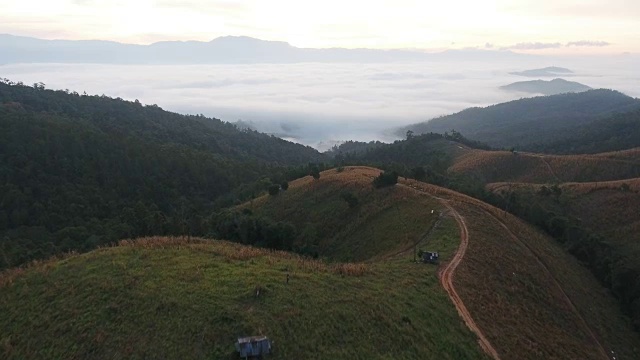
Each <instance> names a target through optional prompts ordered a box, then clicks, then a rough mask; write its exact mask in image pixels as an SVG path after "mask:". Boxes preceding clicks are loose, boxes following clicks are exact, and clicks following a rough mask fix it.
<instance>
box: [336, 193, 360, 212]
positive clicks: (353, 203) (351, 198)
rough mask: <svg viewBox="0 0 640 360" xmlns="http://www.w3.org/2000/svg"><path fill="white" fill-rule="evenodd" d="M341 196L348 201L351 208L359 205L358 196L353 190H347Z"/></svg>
mask: <svg viewBox="0 0 640 360" xmlns="http://www.w3.org/2000/svg"><path fill="white" fill-rule="evenodd" d="M340 197H341V198H342V200H344V201H346V202H347V204H349V207H350V208H354V207H356V206H358V203H359V201H358V198H357V197H356V196H355V195H353V193H352V192H351V191H345V192H343V193H342V194H340Z"/></svg>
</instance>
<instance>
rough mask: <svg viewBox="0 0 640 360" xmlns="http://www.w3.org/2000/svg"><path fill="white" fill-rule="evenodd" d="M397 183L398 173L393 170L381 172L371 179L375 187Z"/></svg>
mask: <svg viewBox="0 0 640 360" xmlns="http://www.w3.org/2000/svg"><path fill="white" fill-rule="evenodd" d="M397 183H398V173H397V172H395V171H392V172H386V171H385V172H383V173H382V174H380V175H379V176H378V177H377V178H375V179H373V185H374V186H375V187H377V188H383V187H387V186H393V185H395V184H397Z"/></svg>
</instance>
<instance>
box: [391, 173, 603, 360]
mask: <svg viewBox="0 0 640 360" xmlns="http://www.w3.org/2000/svg"><path fill="white" fill-rule="evenodd" d="M403 186H407V185H403ZM410 187H411V188H412V189H414V190H417V191H419V192H421V193H423V194H426V195H428V196H431V197H433V198H435V199H437V200H439V201H440V202H441V203H442V204H443V205H444V206H445V207H446V208H447V209H449V211H451V213H452V214H453V216H454V218H455V220H456V222H457V223H458V226H459V227H460V247H459V248H458V250H457V252H456V254H455V255H454V257H453V259H452V260H451V261H450V262H449V263H448V264H447V266H446V267H445V268H444V269H443V270H442V271H441V272H440V273H439V276H440V282H441V283H442V286H443V287H444V288H445V290H446V291H447V293H448V294H449V297H450V298H451V301H453V303H454V304H455V306H456V309H457V310H458V313H459V314H460V316H461V317H462V318H463V320H464V321H465V323H466V325H467V327H468V328H469V329H471V331H473V332H474V333H475V334H476V335H477V336H478V342H479V343H480V346H481V347H482V349H483V350H484V351H485V352H486V353H487V354H488V355H490V356H491V357H493V358H494V359H499V358H500V357H499V356H498V353H497V352H496V350H495V349H494V348H493V346H492V345H491V343H490V342H489V340H487V339H486V337H485V336H484V335H483V334H482V331H481V330H480V329H479V328H478V326H477V325H476V324H475V322H474V321H473V318H472V317H471V314H470V313H469V311H468V310H467V308H466V306H465V305H464V303H463V301H462V299H461V298H460V296H459V295H458V294H457V292H456V290H455V288H454V286H453V275H454V272H455V269H456V267H457V266H458V264H459V263H460V262H461V261H462V258H463V257H464V253H465V252H466V250H467V247H468V244H469V234H468V229H467V225H466V223H465V221H464V218H463V217H462V216H461V215H460V214H459V213H458V212H457V211H456V210H455V209H454V208H453V207H452V206H451V204H449V200H446V199H443V198H440V197H438V196H435V195H433V194H430V193H429V192H427V191H425V190H424V189H420V188H417V187H413V186H410ZM466 203H468V204H470V205H472V203H471V202H466ZM478 209H480V210H481V211H483V212H484V213H486V214H487V216H489V217H491V218H493V219H494V220H496V221H497V222H498V223H499V224H500V226H501V227H502V228H504V229H505V231H506V232H507V234H509V236H510V237H511V238H512V240H514V241H516V242H517V243H519V244H521V245H522V246H524V247H525V248H526V249H527V250H528V251H529V252H530V253H531V254H532V255H533V257H534V258H535V259H536V261H537V262H538V264H539V265H540V266H541V267H542V268H543V269H544V271H545V272H546V273H547V275H548V276H549V277H550V278H551V279H552V280H553V282H554V284H555V285H556V286H557V287H558V288H559V289H560V291H561V293H562V294H563V298H564V300H565V301H566V302H567V304H568V305H569V307H570V308H571V310H572V312H573V313H574V315H576V317H577V318H578V319H579V321H580V323H581V325H582V326H583V328H584V329H585V330H586V331H587V333H588V334H589V335H590V337H591V338H592V340H593V342H594V344H595V345H596V346H597V348H598V352H599V353H600V355H602V357H603V359H610V357H609V355H608V354H607V351H606V350H605V349H604V347H603V346H602V344H601V343H600V341H599V340H598V337H597V336H596V334H595V333H594V332H593V330H592V329H591V327H590V326H589V325H588V324H587V322H586V320H585V319H584V317H583V316H582V314H580V312H579V311H578V309H577V308H576V307H575V305H574V304H573V302H572V301H571V299H570V298H569V296H568V295H567V294H566V293H565V291H564V289H563V288H562V286H561V285H560V283H559V282H558V281H557V280H556V278H555V277H554V276H553V275H552V274H551V271H549V269H548V268H547V266H546V265H545V264H544V263H543V262H542V260H541V259H540V258H539V257H538V255H537V254H536V253H535V252H534V251H533V250H532V249H531V248H530V247H529V246H528V245H527V244H526V242H524V241H522V240H521V239H520V238H518V237H517V236H516V235H515V234H514V233H513V232H512V231H511V229H509V227H508V226H507V225H506V224H505V223H504V222H502V221H501V220H500V219H499V218H497V217H496V216H495V215H494V214H492V213H491V212H489V211H487V210H486V209H484V208H482V207H478Z"/></svg>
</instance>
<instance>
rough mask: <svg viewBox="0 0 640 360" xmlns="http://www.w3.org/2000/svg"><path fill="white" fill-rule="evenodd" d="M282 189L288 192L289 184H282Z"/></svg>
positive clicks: (284, 182)
mask: <svg viewBox="0 0 640 360" xmlns="http://www.w3.org/2000/svg"><path fill="white" fill-rule="evenodd" d="M280 188H282V190H285V191H286V190H287V189H289V183H288V182H286V181H283V182H282V184H280Z"/></svg>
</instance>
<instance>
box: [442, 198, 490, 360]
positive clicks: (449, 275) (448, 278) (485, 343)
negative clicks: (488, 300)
mask: <svg viewBox="0 0 640 360" xmlns="http://www.w3.org/2000/svg"><path fill="white" fill-rule="evenodd" d="M438 200H440V201H441V202H442V204H443V205H444V206H446V207H447V209H449V211H450V212H451V213H452V214H453V217H454V218H455V219H456V222H457V223H458V227H460V246H459V247H458V250H457V251H456V254H455V255H454V256H453V259H451V261H450V262H449V263H448V264H447V265H446V266H445V268H444V269H442V270H441V271H440V272H439V277H440V283H441V284H442V287H444V289H445V290H446V292H447V294H449V297H450V298H451V301H453V304H454V305H455V306H456V309H457V310H458V314H460V317H462V320H464V322H465V324H466V325H467V327H468V328H469V329H470V330H471V331H473V332H474V333H475V334H476V336H478V343H479V344H480V347H481V348H482V350H484V352H485V353H487V354H488V355H489V356H491V357H492V358H493V359H495V360H499V359H500V356H499V355H498V352H497V351H496V349H495V348H494V347H493V346H492V345H491V343H490V342H489V340H488V339H487V337H486V336H484V334H483V333H482V331H481V330H480V328H479V327H478V325H476V323H475V321H474V320H473V318H472V317H471V314H470V313H469V310H468V309H467V307H466V306H465V305H464V302H463V301H462V299H461V298H460V296H459V295H458V292H457V291H456V289H455V287H454V286H453V275H454V274H455V271H456V268H457V267H458V265H459V264H460V262H461V261H462V258H463V257H464V254H465V253H466V251H467V247H468V245H469V231H468V229H467V224H466V223H465V221H464V218H463V217H462V215H460V214H459V213H458V212H457V211H456V210H455V209H454V208H453V207H452V206H451V205H449V203H448V202H447V201H446V200H444V199H440V198H438Z"/></svg>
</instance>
